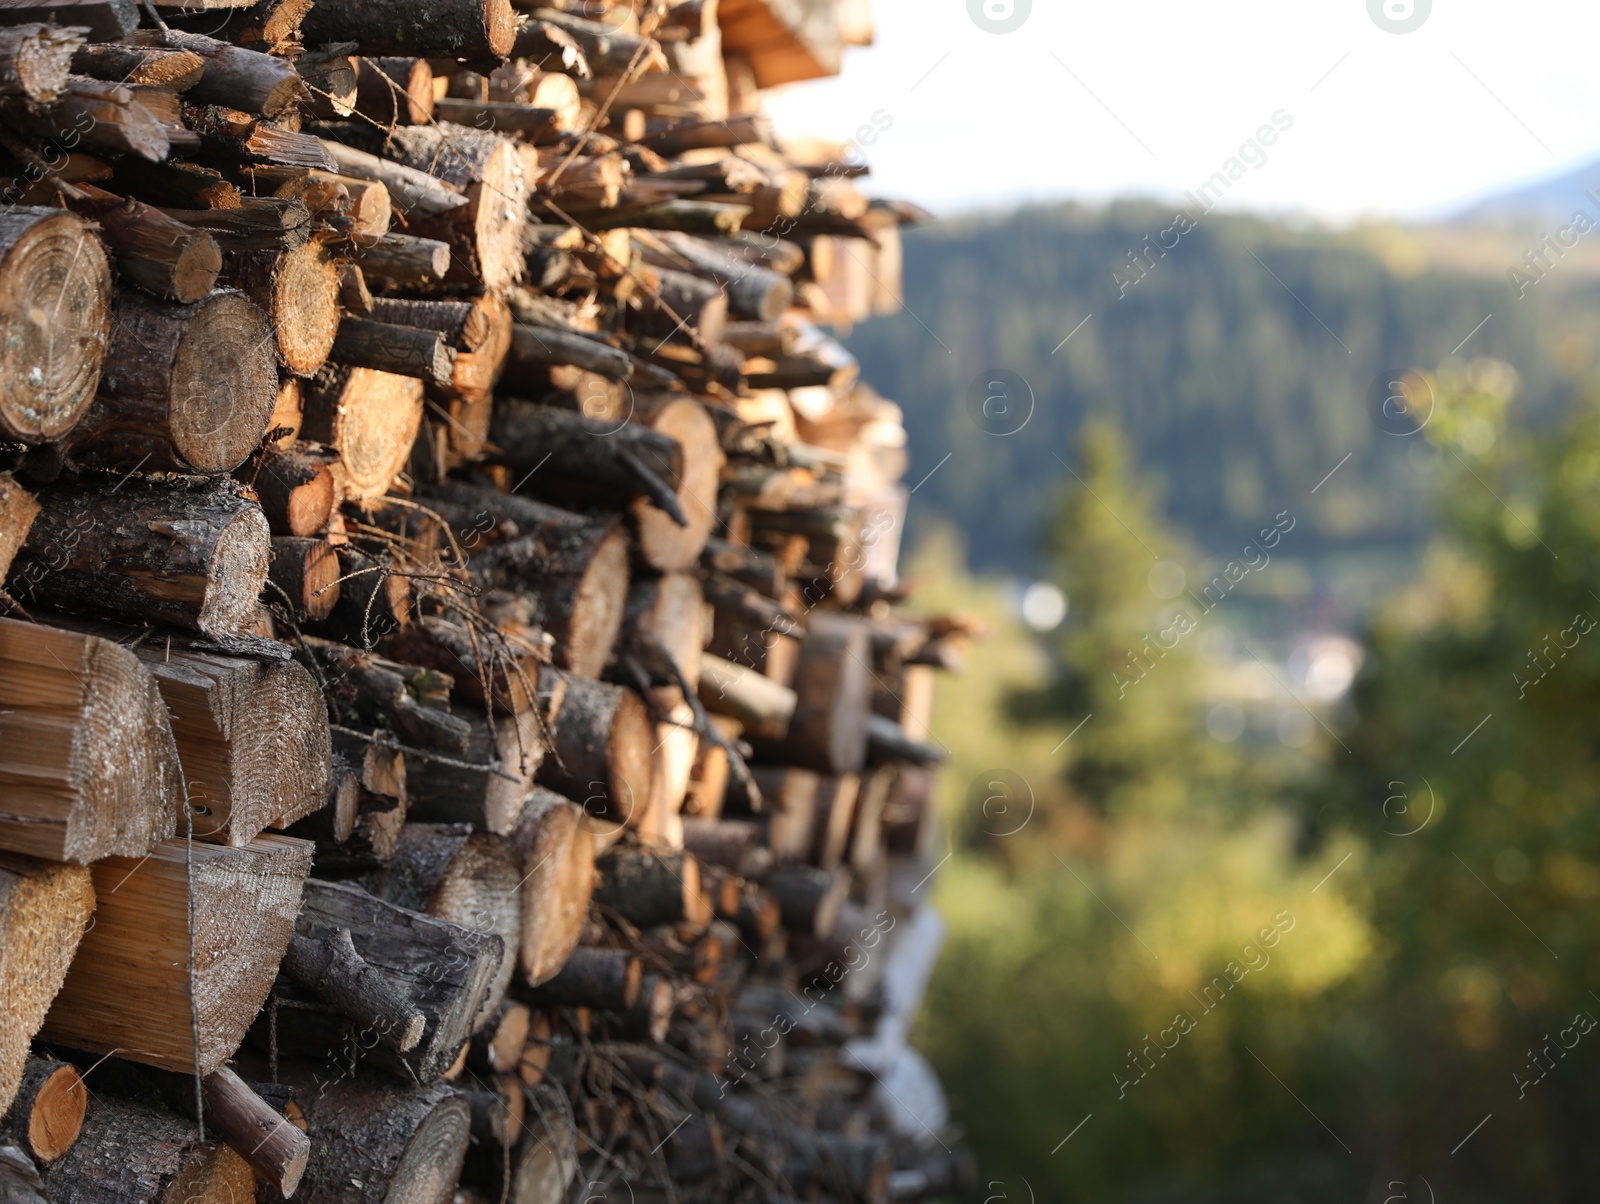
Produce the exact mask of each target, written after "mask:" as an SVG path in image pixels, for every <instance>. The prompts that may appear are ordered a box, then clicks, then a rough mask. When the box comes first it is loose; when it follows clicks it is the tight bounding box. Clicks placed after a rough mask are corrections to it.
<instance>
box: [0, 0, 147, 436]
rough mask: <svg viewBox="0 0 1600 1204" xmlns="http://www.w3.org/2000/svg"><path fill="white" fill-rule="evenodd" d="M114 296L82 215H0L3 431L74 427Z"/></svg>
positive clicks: (96, 375)
mask: <svg viewBox="0 0 1600 1204" xmlns="http://www.w3.org/2000/svg"><path fill="white" fill-rule="evenodd" d="M35 7H42V8H46V9H48V8H49V7H50V6H48V5H44V6H35ZM130 7H131V5H130ZM8 15H9V11H8V10H6V9H3V8H0V20H4V19H5V18H6V17H7V16H8ZM111 300H112V295H111V267H110V264H109V263H108V262H107V260H106V253H105V250H104V249H103V248H102V247H101V245H100V240H99V239H98V238H97V237H95V235H94V232H93V231H92V230H91V229H90V228H89V227H88V226H87V225H85V224H84V222H83V221H82V220H81V219H80V218H77V217H74V216H73V215H72V214H70V213H63V212H62V211H61V210H59V209H31V208H23V207H18V208H14V209H11V210H10V211H8V212H6V213H4V214H0V340H3V343H0V345H3V346H4V348H5V354H4V357H3V359H0V368H3V371H0V434H4V435H5V436H6V437H7V438H10V439H16V440H20V441H21V442H23V443H44V442H48V441H50V440H53V439H59V438H60V437H61V436H62V435H64V434H66V432H67V431H69V430H71V429H72V428H73V426H74V425H76V424H77V422H78V420H79V419H80V418H81V417H82V416H83V412H84V410H86V409H88V407H89V403H90V402H91V401H93V400H94V393H95V387H96V386H97V385H98V384H99V381H100V366H101V361H102V360H103V359H104V358H105V354H106V345H107V343H108V341H109V339H110V335H111Z"/></svg>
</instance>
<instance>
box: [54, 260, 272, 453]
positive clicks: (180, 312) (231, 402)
mask: <svg viewBox="0 0 1600 1204" xmlns="http://www.w3.org/2000/svg"><path fill="white" fill-rule="evenodd" d="M115 317H116V321H115V324H114V325H113V327H112V333H111V345H110V349H109V351H108V353H107V361H106V367H105V370H104V372H103V373H102V375H101V378H100V391H99V394H98V396H97V397H96V398H95V402H94V404H93V405H92V406H90V407H89V410H88V412H87V413H86V414H85V415H84V416H83V421H82V422H80V423H79V424H78V426H77V427H76V428H75V429H74V430H73V431H72V432H71V433H70V435H68V437H67V439H66V440H65V441H64V442H63V444H62V452H63V455H64V456H66V458H67V459H68V460H69V461H72V462H75V463H78V464H82V465H84V466H86V467H94V468H120V469H126V470H130V471H131V470H133V469H135V468H136V467H138V466H140V465H142V466H143V467H144V468H145V469H146V470H149V471H160V470H165V471H171V472H189V473H204V474H211V473H222V472H231V471H232V470H233V469H235V468H237V467H238V466H239V465H240V464H242V463H244V460H245V458H246V457H247V456H249V454H250V453H251V452H252V451H253V450H254V449H255V447H256V445H257V444H259V443H260V442H261V436H262V435H264V434H265V433H266V431H267V426H268V423H269V422H270V421H271V419H272V414H273V411H274V409H276V407H277V398H278V371H277V367H276V365H274V363H273V362H272V346H271V340H272V330H271V328H270V327H269V325H268V323H267V317H266V315H265V314H264V313H262V311H261V310H259V309H258V308H256V306H254V305H252V304H251V303H250V301H249V300H247V299H246V298H245V296H244V295H243V294H242V293H238V292H233V291H228V290H219V291H217V292H214V293H212V294H210V295H209V296H207V297H206V298H204V299H203V300H201V301H198V302H195V303H194V304H193V305H174V304H171V303H169V302H164V301H157V300H155V299H153V298H151V297H148V296H145V295H144V294H143V293H138V292H133V291H124V292H123V293H122V294H120V295H119V296H118V298H117V304H116V309H115Z"/></svg>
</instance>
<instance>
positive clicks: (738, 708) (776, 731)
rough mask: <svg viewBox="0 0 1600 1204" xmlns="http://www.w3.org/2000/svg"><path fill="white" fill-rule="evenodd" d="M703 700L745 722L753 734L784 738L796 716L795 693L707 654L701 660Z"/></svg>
mask: <svg viewBox="0 0 1600 1204" xmlns="http://www.w3.org/2000/svg"><path fill="white" fill-rule="evenodd" d="M699 695H700V701H701V703H702V704H704V706H705V708H706V709H707V710H708V711H712V712H714V713H715V714H718V715H726V716H728V717H729V718H731V719H736V720H738V721H739V723H741V724H743V726H744V729H745V731H747V732H748V733H750V734H751V735H752V736H759V737H762V738H765V739H767V740H773V741H781V740H782V739H783V737H784V735H785V733H787V732H788V730H789V724H790V723H791V722H792V720H793V719H794V712H795V706H796V705H797V704H796V699H795V692H794V691H793V690H791V689H789V688H788V687H787V686H782V685H779V684H778V683H777V682H775V681H773V680H772V679H771V678H770V677H766V676H764V675H762V674H760V673H757V672H755V671H754V670H751V669H747V668H745V667H744V666H743V665H736V664H734V663H733V662H732V661H726V660H723V659H722V658H721V657H720V656H712V655H710V654H709V653H707V654H706V655H705V656H703V657H702V658H701V661H700V689H699Z"/></svg>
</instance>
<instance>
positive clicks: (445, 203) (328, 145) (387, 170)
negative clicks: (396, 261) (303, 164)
mask: <svg viewBox="0 0 1600 1204" xmlns="http://www.w3.org/2000/svg"><path fill="white" fill-rule="evenodd" d="M322 146H323V149H324V150H325V151H327V153H328V155H329V156H330V157H331V158H332V159H333V162H334V164H335V168H336V170H337V171H338V172H339V173H340V174H341V175H347V176H355V177H356V178H358V179H362V180H375V181H377V182H378V183H380V184H382V185H383V186H384V187H385V188H387V189H388V190H389V196H390V198H391V199H392V200H393V202H394V207H395V209H396V211H398V212H399V214H400V216H401V217H403V218H406V219H407V220H423V219H427V218H431V217H439V216H441V215H443V214H447V213H451V212H454V211H455V210H457V209H462V208H465V207H466V206H467V204H468V203H469V202H468V199H467V195H466V193H465V192H463V191H461V189H459V188H456V187H455V186H454V185H452V184H449V183H446V182H445V181H444V180H441V179H435V178H434V177H433V176H431V175H429V174H428V173H427V172H426V171H420V170H418V169H417V168H415V167H407V166H406V165H405V164H403V163H398V162H395V161H394V160H392V159H386V158H384V157H383V156H381V155H374V154H371V153H369V152H367V151H364V150H359V149H357V148H356V147H353V146H346V145H345V144H344V143H342V142H335V141H332V140H330V139H323V142H322ZM444 270H445V269H444V268H443V267H441V268H440V269H439V270H438V272H437V273H436V275H439V276H442V275H444Z"/></svg>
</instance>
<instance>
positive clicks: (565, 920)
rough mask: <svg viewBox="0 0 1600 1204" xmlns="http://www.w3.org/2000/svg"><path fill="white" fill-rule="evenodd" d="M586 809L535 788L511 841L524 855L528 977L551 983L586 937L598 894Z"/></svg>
mask: <svg viewBox="0 0 1600 1204" xmlns="http://www.w3.org/2000/svg"><path fill="white" fill-rule="evenodd" d="M582 821H583V808H581V807H579V806H578V805H577V804H576V803H573V802H570V801H569V800H567V799H564V798H562V797H561V796H560V795H557V794H554V793H552V792H551V791H548V790H545V789H542V788H541V787H537V786H535V787H533V789H532V790H531V791H530V792H529V794H528V796H527V801H526V802H525V804H524V806H523V811H522V817H521V819H520V820H519V821H518V823H517V826H516V828H515V829H514V830H513V831H512V832H511V836H510V839H511V844H512V846H513V847H514V848H515V849H516V850H517V853H518V855H519V856H520V857H521V858H522V872H523V875H524V878H523V883H522V900H523V904H522V942H521V955H520V956H521V966H522V975H523V979H524V981H526V982H527V983H528V984H529V985H530V986H534V987H537V986H539V985H540V984H541V983H544V982H547V981H548V980H549V979H550V978H552V977H553V976H554V975H555V974H557V973H558V972H559V971H560V969H561V967H562V966H563V965H565V964H566V961H567V959H568V958H569V957H571V955H572V951H573V950H574V949H575V948H577V945H578V941H579V939H580V938H581V937H582V935H583V925H584V921H585V919H586V918H587V916H588V914H589V900H590V899H591V898H592V897H593V896H594V882H595V873H594V835H593V833H591V832H590V830H589V829H588V827H587V826H585V825H584V823H583V822H582Z"/></svg>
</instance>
